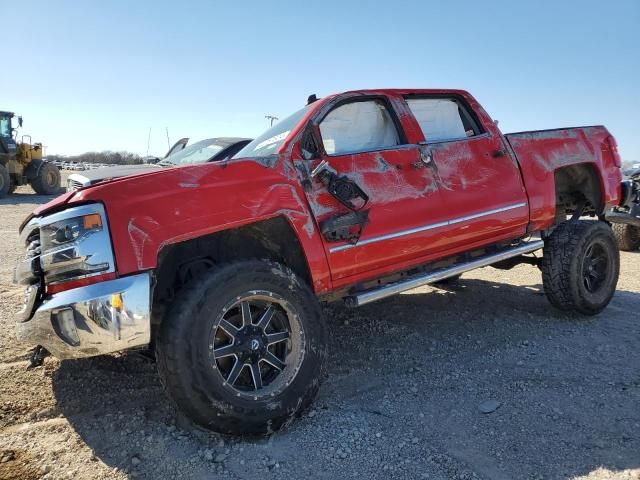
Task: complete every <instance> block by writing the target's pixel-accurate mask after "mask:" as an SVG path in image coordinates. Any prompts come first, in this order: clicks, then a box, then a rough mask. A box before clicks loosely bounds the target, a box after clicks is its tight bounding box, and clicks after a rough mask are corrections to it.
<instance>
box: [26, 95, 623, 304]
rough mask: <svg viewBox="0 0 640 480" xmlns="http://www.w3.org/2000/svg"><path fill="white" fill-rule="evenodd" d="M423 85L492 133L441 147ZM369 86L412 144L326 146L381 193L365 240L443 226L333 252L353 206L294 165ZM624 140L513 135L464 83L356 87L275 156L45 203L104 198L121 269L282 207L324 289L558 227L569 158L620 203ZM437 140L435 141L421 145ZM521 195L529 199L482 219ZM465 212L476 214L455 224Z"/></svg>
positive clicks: (135, 179)
mask: <svg viewBox="0 0 640 480" xmlns="http://www.w3.org/2000/svg"><path fill="white" fill-rule="evenodd" d="M416 94H417V95H454V96H456V97H458V98H460V99H461V100H462V101H463V102H465V103H466V104H467V106H468V107H469V108H470V109H471V110H472V111H473V112H475V114H476V117H477V121H478V123H479V124H480V126H481V127H482V130H483V132H484V134H483V135H481V136H479V137H475V138H470V139H465V140H461V141H455V142H445V143H439V144H433V145H429V144H428V140H429V139H425V138H424V136H423V134H422V131H421V129H420V126H419V125H418V123H417V121H416V119H415V118H414V117H413V115H412V113H411V111H410V110H409V108H408V107H407V105H406V103H405V102H404V97H405V96H407V95H416ZM363 95H367V96H376V97H379V98H383V99H386V101H387V102H388V103H389V105H390V107H391V108H392V111H393V112H394V113H395V116H396V117H397V120H398V123H399V127H400V128H401V129H402V131H403V132H404V136H405V137H406V141H407V144H406V145H403V146H399V147H397V148H392V149H387V150H381V151H378V152H366V153H356V154H349V155H340V156H327V155H323V157H324V158H325V159H327V160H328V162H329V163H330V165H331V167H332V168H334V169H335V170H336V171H337V172H338V173H340V174H344V175H347V176H348V177H350V178H351V179H353V180H355V181H356V182H357V183H358V184H359V185H360V186H361V187H362V188H363V189H364V190H365V191H366V192H367V193H368V195H369V197H370V202H369V205H368V206H367V208H369V209H370V213H369V218H370V222H369V224H368V225H367V226H366V227H365V229H364V231H363V234H362V237H361V242H362V241H365V240H368V239H372V238H374V237H378V236H381V235H389V234H394V233H397V232H401V231H405V230H408V229H415V228H419V227H423V226H426V225H441V226H436V227H433V228H429V229H425V230H423V231H420V232H416V233H414V234H411V235H406V236H400V237H397V238H393V239H387V240H384V241H379V242H375V243H369V244H368V245H360V246H358V247H356V248H350V249H345V250H342V251H338V252H334V253H331V252H330V249H331V248H334V247H336V246H339V245H343V244H344V242H338V243H331V242H327V241H326V240H325V239H324V238H323V237H322V235H321V234H320V233H319V229H318V222H320V221H322V220H323V219H325V218H327V217H330V216H332V215H336V214H338V213H346V211H347V210H346V209H345V207H343V206H342V205H341V204H339V203H338V202H337V201H336V200H335V199H334V198H333V197H331V196H330V195H329V194H328V193H327V192H326V190H325V189H324V187H323V186H322V185H321V184H319V183H317V182H314V184H313V188H312V190H311V191H310V192H305V191H304V190H303V188H302V178H301V177H300V173H299V170H297V169H295V168H294V165H296V166H298V167H300V166H302V165H307V166H309V167H311V168H312V167H313V166H315V165H317V164H318V163H319V161H320V160H321V159H315V160H313V161H310V162H309V161H305V160H303V159H302V158H301V154H300V149H299V148H298V142H299V141H300V137H301V133H302V131H303V129H304V128H305V126H306V125H307V124H308V123H309V122H311V123H312V124H317V121H318V120H319V118H320V117H321V116H322V115H323V114H325V113H327V112H328V111H329V110H330V109H331V108H332V106H333V105H334V104H335V103H336V102H340V101H344V100H348V99H353V98H360V97H362V96H363ZM316 131H317V129H316ZM612 138H613V137H611V136H610V135H609V133H608V132H607V130H606V129H605V128H604V127H585V128H578V129H563V130H557V131H548V132H525V133H519V134H512V135H507V136H506V139H508V143H507V140H505V137H504V136H502V134H501V133H500V131H499V130H498V128H497V127H496V125H495V124H494V122H493V121H492V119H491V118H490V117H489V116H488V115H487V113H486V112H485V111H484V109H483V108H482V107H481V106H480V105H479V104H478V103H477V102H476V100H475V99H474V98H473V97H472V96H471V95H469V94H468V93H467V92H464V91H461V90H368V91H357V92H347V93H343V94H339V95H332V96H329V97H326V98H323V99H320V100H318V101H317V102H316V103H314V104H313V105H312V106H311V108H310V109H309V112H308V113H307V115H306V117H305V118H303V119H302V120H301V121H300V123H299V124H298V125H297V126H296V127H295V128H293V129H292V131H291V133H290V134H289V136H288V138H287V139H286V140H285V142H284V144H283V145H282V146H281V147H280V149H279V150H278V152H277V153H278V154H277V157H276V158H275V161H274V162H273V163H270V164H268V165H267V164H264V163H260V162H258V161H254V160H252V159H237V160H232V161H229V162H226V163H217V164H204V165H196V166H187V167H180V168H172V169H165V170H160V171H157V172H151V173H145V174H141V175H137V176H132V177H124V178H120V179H115V180H112V181H108V182H105V183H102V184H98V185H96V186H94V187H91V188H87V189H84V190H80V191H78V192H76V193H72V194H66V195H63V196H61V197H59V198H58V199H56V200H54V201H53V202H50V203H49V204H47V205H45V206H43V207H40V208H39V209H38V210H36V212H35V213H36V214H37V215H42V214H43V213H45V212H47V211H49V210H51V209H60V208H63V207H65V206H67V205H73V204H76V203H84V202H92V201H98V202H102V203H103V204H104V205H105V208H106V211H107V215H108V222H109V229H110V232H111V237H112V241H113V247H114V253H115V258H116V267H117V271H118V275H127V274H132V273H135V272H139V271H142V270H149V269H154V268H155V267H156V266H157V262H158V254H159V252H160V251H161V249H162V248H163V247H165V246H167V245H170V244H174V243H177V242H181V241H184V240H188V239H192V238H197V237H199V236H202V235H206V234H210V233H214V232H217V231H221V230H225V229H231V228H236V227H239V226H242V225H247V224H250V223H252V222H256V221H259V220H264V219H268V218H272V217H275V216H282V217H284V218H286V219H287V221H288V222H289V223H290V225H291V226H292V228H293V230H294V231H295V233H296V235H297V237H298V239H299V241H300V243H301V245H302V247H303V249H304V253H305V256H306V261H307V263H308V265H309V268H310V271H311V274H312V278H313V288H314V290H315V291H316V293H318V294H321V293H327V292H329V291H331V290H334V289H338V288H344V287H347V286H349V285H353V284H356V283H358V282H361V281H363V280H366V279H370V278H376V277H379V276H382V275H385V274H388V273H391V272H394V271H398V270H402V269H407V268H410V267H412V266H417V265H420V264H422V263H425V262H427V261H433V260H437V259H438V258H443V257H445V256H448V255H452V254H455V253H459V252H463V251H465V250H469V249H473V248H478V247H482V246H483V245H488V244H491V243H495V242H499V241H505V240H512V239H517V238H520V237H522V236H524V235H525V234H527V233H531V232H535V231H538V230H541V229H545V228H548V227H549V226H550V225H551V224H552V222H553V218H554V216H555V190H554V180H553V179H554V174H553V172H554V170H555V169H556V168H559V167H561V166H564V165H570V164H573V163H588V164H591V165H593V166H594V168H595V169H596V171H597V173H598V175H599V178H600V183H601V189H602V192H603V194H604V198H605V202H606V203H607V205H614V204H616V203H617V202H619V201H620V198H619V197H620V182H621V173H620V169H619V168H618V166H617V164H618V163H619V160H616V155H617V151H616V146H615V141H614V140H612ZM425 141H426V142H427V144H426V145H418V144H419V142H425ZM499 151H503V152H504V154H500V153H496V152H499ZM512 151H513V153H515V156H513V155H512ZM421 152H422V153H423V154H424V153H428V152H430V153H431V154H432V158H433V161H432V162H431V164H428V165H420V162H421ZM416 165H417V166H416ZM520 172H522V174H521V173H520ZM521 204H524V205H521ZM513 205H516V206H517V205H521V206H518V207H514V208H510V209H508V210H505V211H502V212H496V213H495V214H491V215H483V216H477V217H474V215H476V214H478V213H479V212H480V213H481V212H486V211H488V210H493V209H499V208H501V207H505V206H513ZM463 217H464V218H467V220H465V221H458V222H455V223H447V221H450V220H455V219H460V218H463ZM469 217H471V218H469ZM94 278H97V277H94ZM50 288H51V287H50Z"/></svg>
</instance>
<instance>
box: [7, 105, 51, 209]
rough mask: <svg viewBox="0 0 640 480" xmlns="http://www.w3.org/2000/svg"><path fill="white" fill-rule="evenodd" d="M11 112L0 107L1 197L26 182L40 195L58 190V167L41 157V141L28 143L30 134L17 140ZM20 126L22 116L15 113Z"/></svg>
mask: <svg viewBox="0 0 640 480" xmlns="http://www.w3.org/2000/svg"><path fill="white" fill-rule="evenodd" d="M14 116H15V115H14V114H13V113H12V112H3V111H0V198H2V197H4V196H6V195H7V194H9V193H12V192H13V191H14V190H15V188H16V187H17V186H19V185H26V184H27V183H28V184H30V185H31V187H32V188H33V189H34V190H35V192H36V193H38V194H40V195H53V194H55V193H59V192H60V170H58V167H56V166H55V165H53V164H52V163H48V162H45V161H44V160H43V159H42V155H43V151H42V144H41V143H34V144H32V143H31V137H30V136H29V135H23V136H22V140H21V141H20V142H18V141H17V139H18V134H17V127H15V128H14V126H13V118H14ZM17 120H18V126H20V127H22V117H17Z"/></svg>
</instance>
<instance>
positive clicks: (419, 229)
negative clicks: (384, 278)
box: [329, 202, 527, 253]
mask: <svg viewBox="0 0 640 480" xmlns="http://www.w3.org/2000/svg"><path fill="white" fill-rule="evenodd" d="M526 206H527V202H520V203H514V204H512V205H507V206H506V207H500V208H494V209H492V210H487V211H485V212H479V213H474V214H472V215H466V216H464V217H458V218H452V219H451V220H445V221H444V222H438V223H431V224H429V225H424V226H422V227H416V228H411V229H409V230H402V231H400V232H395V233H387V234H385V235H380V236H378V237H371V238H366V239H364V240H360V241H359V242H358V243H356V244H351V243H347V244H345V245H339V246H337V247H332V248H330V249H329V253H336V252H341V251H342V250H347V249H349V248H354V247H361V246H363V245H369V244H370V243H376V242H381V241H383V240H391V239H392V238H398V237H404V236H405V235H412V234H414V233H419V232H424V231H426V230H433V229H434V228H440V227H446V226H447V225H454V224H456V223H462V222H466V221H469V220H474V219H476V218H480V217H486V216H487V215H493V214H495V213H501V212H506V211H508V210H513V209H516V208H522V207H526Z"/></svg>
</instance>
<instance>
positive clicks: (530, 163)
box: [16, 89, 638, 434]
mask: <svg viewBox="0 0 640 480" xmlns="http://www.w3.org/2000/svg"><path fill="white" fill-rule="evenodd" d="M620 166H621V161H620V157H619V155H618V152H617V146H616V142H615V139H614V138H613V136H612V135H611V134H610V133H609V132H608V131H607V129H606V128H605V127H602V126H589V127H579V128H561V129H553V130H544V131H530V132H519V133H513V134H507V135H503V134H502V133H501V132H500V131H499V130H498V127H497V125H496V122H494V121H493V120H492V119H491V117H490V116H489V115H488V114H487V113H486V112H485V110H484V109H483V108H482V107H481V106H480V104H479V103H478V102H477V101H476V100H475V99H474V98H473V97H472V96H471V95H470V94H469V93H467V92H466V91H462V90H427V89H385V90H362V91H350V92H345V93H340V94H335V95H330V96H327V97H325V98H322V99H317V98H316V97H315V96H311V97H309V100H308V103H307V105H306V106H305V107H303V108H302V109H300V110H299V111H297V112H295V113H293V114H292V115H290V116H289V117H287V118H285V119H283V120H281V121H280V122H278V123H277V124H275V125H274V126H273V127H272V128H270V129H269V130H268V131H266V132H265V133H264V134H263V135H261V136H260V137H258V138H256V139H255V140H253V141H252V142H251V143H249V144H248V145H246V146H245V147H244V148H243V149H242V150H241V151H239V152H238V153H237V154H236V155H235V157H234V158H232V159H230V160H226V161H223V162H212V163H206V164H200V165H188V166H182V167H177V168H171V169H158V170H157V171H152V172H146V173H142V174H140V175H135V176H128V177H124V178H115V179H111V180H105V181H104V182H101V183H98V184H96V185H93V186H89V187H86V188H80V189H78V190H77V191H72V192H68V193H66V194H64V195H62V196H60V197H58V198H57V199H55V200H53V201H51V202H50V203H48V204H46V205H43V206H41V207H39V208H38V209H36V210H35V211H34V212H33V214H32V215H31V216H30V217H29V218H27V219H26V220H25V222H24V224H23V225H22V227H21V229H20V239H21V242H22V245H24V248H25V250H26V252H25V256H24V258H23V259H22V260H21V261H20V262H19V263H18V266H17V269H16V281H17V282H19V283H22V284H24V285H25V286H26V294H25V299H26V300H25V305H24V307H23V309H22V310H21V312H20V313H19V314H18V323H17V334H18V338H19V339H20V340H22V341H25V342H29V343H31V344H33V345H39V346H40V347H39V348H40V352H41V353H42V352H43V351H44V349H46V350H47V351H49V352H51V353H52V354H54V355H55V356H57V357H59V358H62V359H69V358H78V357H86V356H92V355H100V354H106V353H110V352H116V351H122V350H129V349H146V348H151V349H153V351H154V352H155V356H156V359H157V365H158V371H159V374H160V377H161V379H162V383H163V385H164V386H165V389H166V391H167V393H168V396H169V398H170V399H171V400H172V401H173V402H175V404H176V405H177V406H178V407H179V409H180V410H182V411H183V412H184V413H185V414H186V415H187V416H188V417H190V418H191V419H192V420H193V421H194V422H195V423H197V424H199V425H201V426H203V427H206V428H210V429H214V430H217V431H220V432H225V433H232V434H243V433H258V432H269V431H273V430H276V429H278V428H280V427H281V426H283V425H286V424H287V422H288V421H290V419H291V418H293V417H294V416H296V415H298V414H299V413H300V412H302V411H303V410H304V409H305V408H307V407H308V406H309V405H310V403H311V402H312V400H313V398H314V396H315V394H316V392H317V390H318V387H319V384H320V379H321V378H322V375H323V370H324V368H325V365H326V357H327V342H328V341H330V335H329V334H328V332H327V329H326V326H325V322H324V319H323V314H322V310H321V309H320V302H322V301H337V300H343V301H345V302H346V303H347V305H350V306H353V307H358V306H360V305H364V304H367V303H369V302H373V301H375V300H378V299H381V298H384V297H387V296H389V295H394V294H397V293H400V292H402V291H405V290H408V289H411V288H415V287H418V286H422V285H427V284H430V283H434V282H438V281H442V280H445V279H450V278H455V277H457V276H459V275H460V274H462V273H464V272H466V271H469V270H471V269H474V268H478V267H484V266H488V265H492V266H495V267H497V268H511V267H512V266H514V265H517V264H519V263H522V262H526V263H530V264H535V265H538V266H539V267H540V269H541V270H542V281H543V285H544V291H545V293H546V295H547V297H548V299H549V300H550V302H551V304H552V305H554V306H555V307H557V308H559V309H561V310H566V311H574V312H578V313H580V314H586V315H594V314H597V313H598V312H600V311H602V310H603V309H604V308H605V307H606V305H607V304H608V303H609V301H610V300H611V297H612V296H613V294H614V292H615V289H616V283H617V280H618V271H619V253H618V249H617V246H616V241H615V238H614V236H613V233H612V230H611V227H610V224H609V223H608V222H607V221H606V218H605V216H606V215H607V212H614V211H615V212H617V213H618V214H619V215H618V218H617V221H620V220H621V219H624V216H625V215H628V213H626V212H628V211H629V210H630V209H631V208H632V205H631V202H632V201H634V200H633V199H634V198H635V199H636V200H637V198H638V196H637V191H638V185H637V183H631V182H626V183H625V182H623V181H622V175H621V170H620ZM585 216H591V217H593V219H587V220H584V219H582V218H583V217H585ZM539 250H542V252H541V253H542V255H541V256H540V255H539V254H537V255H531V254H533V253H534V252H538V251H539ZM538 253H539V252H538Z"/></svg>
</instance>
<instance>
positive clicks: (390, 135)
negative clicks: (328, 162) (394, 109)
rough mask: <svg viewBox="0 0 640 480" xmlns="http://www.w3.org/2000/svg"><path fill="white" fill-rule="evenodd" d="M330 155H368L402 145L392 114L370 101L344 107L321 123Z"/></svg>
mask: <svg viewBox="0 0 640 480" xmlns="http://www.w3.org/2000/svg"><path fill="white" fill-rule="evenodd" d="M320 134H321V135H322V143H323V144H324V150H325V152H327V154H328V155H340V154H344V153H354V152H364V151H370V150H379V149H383V148H389V147H393V146H395V145H400V136H399V135H398V130H397V128H396V126H395V124H394V122H393V119H392V117H391V114H390V113H389V111H388V110H387V108H386V107H385V106H384V104H383V103H382V102H379V101H376V100H367V101H361V102H352V103H347V104H345V105H340V106H339V107H337V108H335V109H334V110H332V111H331V112H329V114H328V115H327V116H326V117H325V118H324V119H323V120H322V122H321V123H320Z"/></svg>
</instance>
